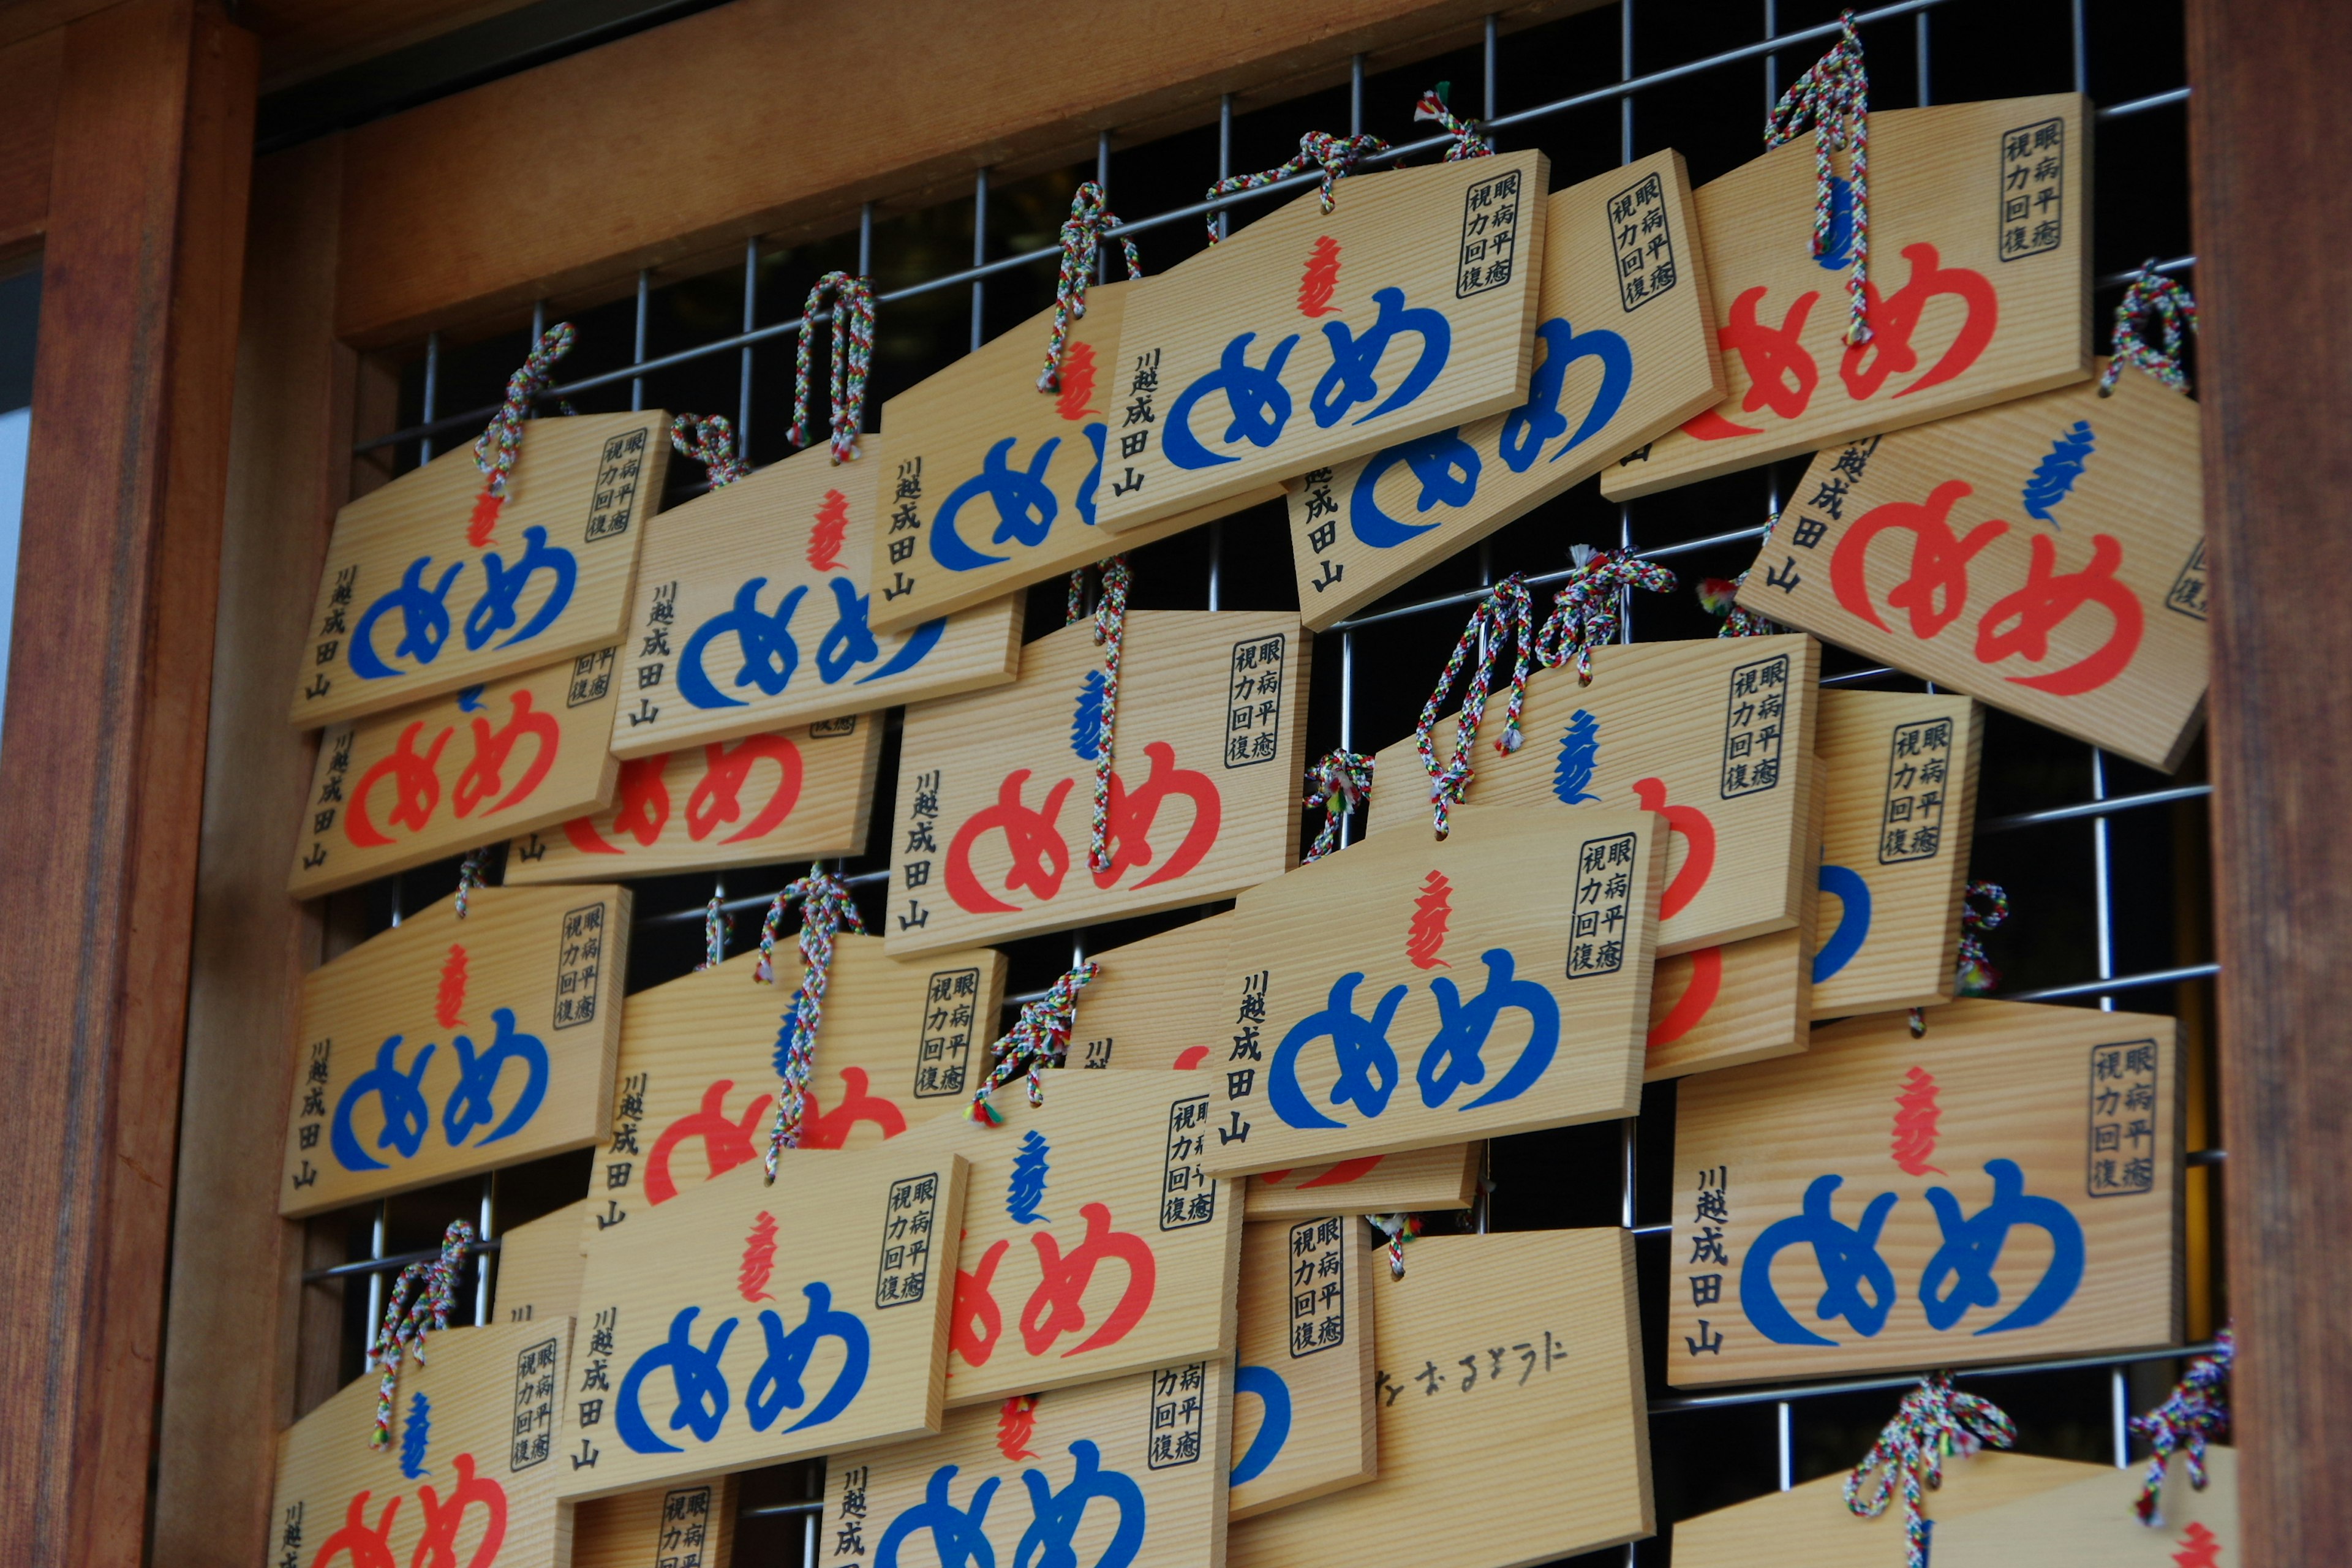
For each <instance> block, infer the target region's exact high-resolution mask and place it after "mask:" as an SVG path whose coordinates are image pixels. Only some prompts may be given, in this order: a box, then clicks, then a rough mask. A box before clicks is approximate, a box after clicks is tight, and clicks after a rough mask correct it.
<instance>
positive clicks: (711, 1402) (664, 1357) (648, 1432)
mask: <svg viewBox="0 0 2352 1568" xmlns="http://www.w3.org/2000/svg"><path fill="white" fill-rule="evenodd" d="M701 1310H702V1309H701V1308H699V1307H681V1308H680V1309H678V1314H677V1317H675V1318H673V1319H671V1320H670V1325H669V1338H667V1339H666V1340H664V1341H662V1342H660V1343H659V1344H656V1345H649V1346H647V1347H646V1349H645V1350H643V1351H641V1352H638V1355H637V1359H636V1360H635V1361H633V1362H631V1363H629V1370H628V1373H627V1374H626V1375H625V1376H624V1377H623V1378H622V1379H621V1391H620V1393H619V1394H615V1395H614V1399H613V1426H614V1430H615V1431H617V1432H619V1433H620V1435H621V1441H622V1442H624V1443H625V1444H627V1445H628V1447H629V1450H630V1452H632V1453H636V1454H675V1453H677V1452H679V1449H678V1447H677V1445H676V1444H672V1443H665V1442H663V1441H662V1440H661V1439H660V1438H659V1437H656V1436H654V1429H653V1428H652V1427H651V1426H647V1425H646V1416H645V1412H644V1411H643V1410H642V1409H641V1408H639V1406H638V1400H639V1399H640V1398H641V1397H642V1396H643V1393H644V1388H645V1381H646V1378H648V1377H651V1376H652V1375H653V1374H654V1373H656V1372H667V1373H669V1374H670V1382H671V1385H672V1387H673V1388H674V1389H675V1390H676V1392H677V1405H676V1407H675V1408H673V1409H672V1410H671V1411H670V1415H669V1429H670V1430H671V1431H673V1432H692V1433H693V1434H694V1437H695V1441H697V1442H698V1443H708V1442H709V1441H710V1440H711V1439H712V1438H713V1437H716V1436H719V1423H720V1422H722V1421H724V1420H726V1419H727V1406H728V1403H729V1397H730V1396H729V1394H728V1393H727V1373H726V1371H725V1369H724V1368H722V1367H721V1366H720V1365H719V1362H720V1360H721V1359H722V1358H723V1357H724V1356H725V1355H726V1354H727V1342H728V1341H729V1340H730V1339H732V1338H733V1337H734V1334H735V1320H734V1319H733V1318H730V1319H728V1320H727V1321H725V1322H723V1323H721V1324H719V1331H718V1332H716V1333H714V1334H712V1335H711V1336H710V1344H709V1348H708V1349H705V1348H703V1347H702V1346H699V1345H697V1344H696V1343H695V1342H694V1320H695V1318H696V1317H697V1315H698V1314H699V1313H700V1312H701Z"/></svg>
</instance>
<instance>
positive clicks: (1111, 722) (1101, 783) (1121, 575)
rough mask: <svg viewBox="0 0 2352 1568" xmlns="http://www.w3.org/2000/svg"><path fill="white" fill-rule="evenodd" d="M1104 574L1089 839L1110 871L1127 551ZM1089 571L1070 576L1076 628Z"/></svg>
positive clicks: (1130, 575) (1098, 864)
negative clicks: (1100, 684)
mask: <svg viewBox="0 0 2352 1568" xmlns="http://www.w3.org/2000/svg"><path fill="white" fill-rule="evenodd" d="M1095 569H1096V570H1097V571H1098V572H1100V573H1101V574H1102V599H1101V602H1100V603H1098V604H1097V605H1095V646H1096V647H1099V648H1101V649H1102V650H1103V689H1102V721H1101V723H1102V727H1101V728H1100V729H1099V730H1098V731H1096V736H1095V800H1094V830H1093V835H1092V837H1089V838H1088V839H1087V869H1088V870H1089V871H1097V872H1099V871H1108V870H1109V869H1110V863H1111V859H1110V769H1111V736H1112V732H1113V731H1114V730H1115V729H1116V728H1117V726H1118V665H1119V658H1120V656H1121V654H1122V652H1123V651H1124V650H1125V647H1126V645H1127V595H1128V591H1129V589H1130V588H1131V587H1133V586H1134V584H1135V574H1134V572H1133V571H1132V570H1131V569H1129V566H1128V564H1127V557H1126V556H1124V555H1113V556H1110V557H1109V558H1108V559H1106V560H1103V561H1100V562H1097V563H1096V567H1095ZM1086 575H1087V574H1086V570H1085V568H1083V567H1081V568H1079V569H1078V570H1077V571H1076V572H1073V573H1071V574H1070V600H1069V612H1070V614H1069V620H1068V621H1067V622H1066V623H1065V624H1066V625H1071V626H1075V625H1076V624H1077V620H1078V617H1079V616H1083V615H1085V614H1086V613H1087V584H1086Z"/></svg>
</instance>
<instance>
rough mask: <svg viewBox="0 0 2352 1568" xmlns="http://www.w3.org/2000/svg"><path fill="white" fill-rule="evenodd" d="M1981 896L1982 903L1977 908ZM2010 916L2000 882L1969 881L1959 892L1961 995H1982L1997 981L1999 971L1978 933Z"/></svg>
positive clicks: (2005, 891) (2006, 894)
mask: <svg viewBox="0 0 2352 1568" xmlns="http://www.w3.org/2000/svg"><path fill="white" fill-rule="evenodd" d="M1979 899H1981V900H1984V904H1985V907H1984V908H1983V909H1981V910H1979V909H1978V908H1977V900H1979ZM2007 919H2009V891H2008V889H2005V888H2003V887H2002V886H2001V885H2000V883H1999V882H1970V883H1969V886H1968V890H1967V891H1966V892H1964V893H1962V894H1961V895H1960V966H1959V974H1958V991H1959V994H1961V995H1963V996H1983V995H1987V994H1990V992H1991V991H1992V988H1993V987H1994V986H1996V985H1999V984H2000V971H1999V970H1998V969H1995V968H1994V967H1993V966H1992V963H1991V961H1990V960H1989V959H1987V958H1986V957H1985V950H1984V938H1983V937H1981V936H1979V934H1977V933H1978V932H1979V931H1990V930H1992V929H1993V927H1995V926H1997V925H1999V924H2000V922H2001V921H2005V920H2007Z"/></svg>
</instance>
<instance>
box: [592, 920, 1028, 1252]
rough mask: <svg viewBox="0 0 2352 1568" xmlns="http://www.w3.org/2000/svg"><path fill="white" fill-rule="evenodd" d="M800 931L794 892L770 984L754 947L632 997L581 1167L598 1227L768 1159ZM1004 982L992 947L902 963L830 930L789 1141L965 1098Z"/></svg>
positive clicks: (844, 1135)
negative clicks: (590, 1154) (598, 1135)
mask: <svg viewBox="0 0 2352 1568" xmlns="http://www.w3.org/2000/svg"><path fill="white" fill-rule="evenodd" d="M799 929H800V927H799V923H798V915H797V906H795V912H794V913H793V915H792V916H790V917H789V918H788V919H787V920H786V921H785V923H784V926H783V928H782V931H781V932H780V933H779V937H778V941H777V942H776V952H775V979H776V983H775V984H772V985H762V984H759V983H757V982H756V981H754V980H753V979H752V978H751V974H752V971H753V970H754V969H755V968H756V967H757V966H758V964H759V962H760V955H759V953H758V952H756V951H752V952H741V953H738V954H737V955H736V956H735V957H733V958H730V959H729V960H727V961H726V962H725V963H721V964H720V965H719V967H718V968H716V969H708V970H698V971H696V972H695V973H691V974H682V975H680V976H678V977H677V979H676V980H672V981H668V982H667V983H665V984H660V985H656V986H654V987H652V988H651V989H649V990H645V991H640V992H638V993H637V994H635V996H632V997H631V998H629V1014H628V1017H627V1019H626V1020H625V1022H624V1024H623V1026H622V1029H621V1050H620V1065H619V1067H618V1068H616V1069H615V1071H614V1082H615V1085H616V1089H615V1092H614V1096H613V1098H612V1099H611V1100H608V1101H607V1102H606V1103H607V1104H609V1105H610V1106H611V1107H612V1110H613V1121H612V1127H611V1131H610V1132H609V1133H608V1134H607V1136H606V1137H605V1140H604V1147H603V1148H602V1149H601V1150H600V1151H599V1152H598V1157H597V1163H596V1164H595V1166H594V1167H593V1169H592V1171H591V1173H590V1175H589V1195H590V1200H591V1212H592V1213H593V1215H594V1216H595V1229H596V1230H598V1231H605V1230H610V1229H612V1228H613V1227H614V1226H616V1225H620V1224H623V1223H625V1222H626V1221H628V1220H629V1219H630V1217H631V1216H632V1215H635V1214H639V1213H641V1212H643V1211H645V1210H646V1209H648V1208H656V1209H657V1208H659V1207H660V1206H661V1205H665V1204H667V1203H668V1202H670V1201H671V1200H672V1199H673V1198H676V1197H677V1196H678V1195H679V1194H683V1193H687V1192H690V1191H692V1190H693V1189H694V1188H696V1187H698V1186H699V1185H701V1184H703V1183H704V1182H705V1181H707V1180H709V1179H711V1178H713V1177H716V1176H721V1175H724V1174H725V1173H728V1172H729V1171H731V1170H733V1169H734V1168H735V1167H736V1166H738V1165H743V1164H758V1163H761V1161H762V1160H764V1159H765V1158H766V1155H767V1150H768V1136H769V1131H770V1129H771V1128H772V1127H773V1126H774V1124H775V1116H776V1085H777V1082H778V1081H779V1079H780V1077H781V1075H782V1071H783V1068H784V1064H785V1061H786V1060H787V1058H788V1054H789V1047H790V1046H791V1040H792V1016H793V992H794V991H796V990H797V989H798V988H799V986H800V977H801V968H800V957H799V950H798V947H797V944H796V935H795V933H797V932H798V931H799ZM1003 994H1004V955H1003V953H1000V952H994V951H992V949H989V948H984V947H983V948H968V949H964V950H961V951H958V952H943V953H938V954H935V955H933V957H932V958H930V959H929V960H928V961H927V962H924V963H894V962H892V961H891V960H890V959H888V958H886V957H884V956H883V953H882V939H881V938H880V937H873V936H860V935H858V934H857V933H856V932H855V931H842V932H840V933H838V934H837V935H835V938H834V939H833V966H832V968H831V969H830V970H828V971H827V972H826V984H825V992H824V1019H823V1024H822V1026H821V1027H820V1028H819V1029H818V1031H817V1039H816V1057H815V1060H814V1064H813V1066H812V1068H811V1070H810V1073H809V1081H808V1089H807V1093H808V1103H807V1106H806V1108H805V1110H803V1115H802V1122H801V1147H803V1148H805V1149H866V1148H870V1147H873V1146H874V1145H876V1144H877V1143H880V1142H882V1141H883V1140H885V1139H887V1138H895V1137H896V1136H898V1134H899V1133H900V1132H903V1131H906V1130H907V1128H908V1126H909V1125H911V1124H913V1123H915V1122H918V1121H927V1120H929V1118H931V1117H934V1116H940V1115H945V1114H951V1113H955V1112H960V1111H961V1110H963V1108H964V1106H965V1104H966V1103H967V1102H968V1101H969V1100H971V1093H972V1090H974V1089H978V1088H979V1087H980V1079H981V1077H982V1075H984V1074H985V1073H986V1072H987V1071H988V1068H989V1066H990V1062H989V1054H988V1053H989V1045H990V1043H991V1042H992V1041H993V1040H994V1039H995V1038H996V1021H997V1009H998V1006H999V1005H1000V1001H1001V999H1002V997H1003Z"/></svg>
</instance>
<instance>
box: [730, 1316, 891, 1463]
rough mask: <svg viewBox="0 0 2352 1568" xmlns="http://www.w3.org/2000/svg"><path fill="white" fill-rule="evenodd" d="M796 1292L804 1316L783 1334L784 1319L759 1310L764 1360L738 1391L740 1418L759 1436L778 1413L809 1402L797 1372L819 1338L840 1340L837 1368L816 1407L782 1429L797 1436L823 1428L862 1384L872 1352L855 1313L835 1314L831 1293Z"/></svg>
mask: <svg viewBox="0 0 2352 1568" xmlns="http://www.w3.org/2000/svg"><path fill="white" fill-rule="evenodd" d="M801 1294H803V1296H806V1297H807V1298H808V1316H807V1317H805V1318H803V1319H802V1320H801V1324H800V1327H798V1328H796V1329H793V1330H792V1331H790V1332H786V1331H785V1329H784V1321H783V1320H782V1318H780V1317H778V1316H776V1314H775V1313H774V1312H772V1311H771V1310H767V1309H765V1308H762V1309H761V1312H760V1332H761V1334H762V1335H764V1336H765V1337H766V1339H767V1342H768V1359H767V1360H765V1361H763V1362H761V1363H760V1370H759V1371H757V1372H755V1373H752V1374H751V1386H750V1387H749V1388H747V1389H745V1390H744V1392H743V1414H744V1415H748V1416H750V1417H751V1430H752V1431H754V1432H764V1431H766V1430H767V1429H768V1428H769V1427H770V1426H774V1425H775V1421H776V1417H777V1415H779V1414H781V1413H782V1412H783V1411H786V1410H798V1409H799V1408H800V1407H801V1406H802V1405H803V1404H805V1403H806V1402H807V1399H808V1395H807V1394H806V1393H805V1392H804V1391H803V1389H802V1387H801V1373H803V1372H806V1371H807V1370H808V1363H809V1358H810V1357H811V1356H814V1354H815V1353H816V1347H817V1343H818V1342H819V1341H822V1340H838V1341H840V1342H841V1350H842V1363H841V1370H840V1371H839V1372H837V1373H834V1377H833V1386H832V1387H830V1388H828V1389H826V1390H825V1391H824V1398H823V1399H820V1400H818V1401H817V1402H816V1408H815V1409H814V1410H812V1411H810V1412H809V1413H808V1414H807V1415H803V1416H802V1417H801V1418H800V1419H799V1420H797V1421H795V1422H793V1424H792V1425H791V1426H787V1427H785V1428H784V1430H785V1431H787V1432H797V1431H799V1430H800V1429H801V1428H802V1427H803V1426H824V1424H825V1423H826V1422H828V1421H830V1420H832V1419H833V1418H834V1417H835V1416H836V1415H840V1414H841V1413H842V1412H843V1411H845V1410H846V1409H848V1408H849V1405H850V1402H851V1401H852V1400H855V1399H856V1397H857V1391H858V1390H859V1389H862V1388H864V1387H865V1386H866V1363H867V1362H868V1361H869V1360H870V1359H871V1357H872V1353H873V1341H872V1340H871V1339H870V1338H869V1337H868V1336H867V1334H866V1324H865V1323H864V1322H863V1321H860V1320H859V1318H858V1316H857V1314H856V1313H855V1312H844V1311H837V1310H835V1308H834V1305H833V1289H832V1288H831V1287H830V1286H827V1285H824V1284H822V1283H820V1284H814V1285H803V1286H802V1287H801Z"/></svg>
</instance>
